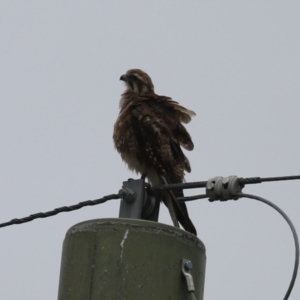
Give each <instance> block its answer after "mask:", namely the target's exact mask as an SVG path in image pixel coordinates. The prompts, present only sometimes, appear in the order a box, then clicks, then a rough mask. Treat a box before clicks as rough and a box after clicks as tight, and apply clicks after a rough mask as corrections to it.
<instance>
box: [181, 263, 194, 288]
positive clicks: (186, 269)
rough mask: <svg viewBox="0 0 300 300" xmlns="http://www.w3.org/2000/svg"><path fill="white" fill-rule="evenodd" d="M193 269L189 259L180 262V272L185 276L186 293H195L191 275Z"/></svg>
mask: <svg viewBox="0 0 300 300" xmlns="http://www.w3.org/2000/svg"><path fill="white" fill-rule="evenodd" d="M192 268H193V264H192V262H191V261H190V260H189V259H186V258H183V259H182V261H181V271H182V274H183V275H184V276H185V279H186V284H187V288H188V292H189V293H191V292H195V285H194V279H193V275H192V274H191V270H192Z"/></svg>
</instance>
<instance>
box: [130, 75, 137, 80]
mask: <svg viewBox="0 0 300 300" xmlns="http://www.w3.org/2000/svg"><path fill="white" fill-rule="evenodd" d="M130 79H131V80H132V81H135V80H137V79H138V78H137V77H136V76H135V75H130Z"/></svg>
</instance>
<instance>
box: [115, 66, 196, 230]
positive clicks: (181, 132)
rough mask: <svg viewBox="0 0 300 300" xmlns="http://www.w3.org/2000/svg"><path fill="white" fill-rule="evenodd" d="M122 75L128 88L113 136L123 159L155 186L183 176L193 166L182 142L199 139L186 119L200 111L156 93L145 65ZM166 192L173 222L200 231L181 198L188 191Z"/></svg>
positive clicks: (189, 145) (186, 144)
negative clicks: (189, 131)
mask: <svg viewBox="0 0 300 300" xmlns="http://www.w3.org/2000/svg"><path fill="white" fill-rule="evenodd" d="M120 80H121V81H124V83H125V88H126V89H125V92H124V93H123V94H122V95H121V100H120V103H119V106H120V112H119V115H118V118H117V120H116V122H115V124H114V132H113V140H114V146H115V148H116V150H117V151H118V152H119V153H120V155H121V158H122V160H123V161H124V162H125V163H126V164H127V166H128V168H129V169H130V170H132V171H134V172H136V173H138V174H141V175H142V178H147V179H148V182H149V183H150V184H151V185H152V186H153V187H157V186H160V185H163V184H173V183H182V182H184V175H185V171H186V172H191V166H190V163H189V160H188V158H187V157H186V156H185V154H184V153H183V151H182V148H181V147H183V148H184V149H186V150H189V151H191V150H193V149H194V144H193V141H192V139H191V136H190V134H189V133H188V132H187V130H186V128H185V127H184V126H183V125H182V123H189V122H190V121H191V118H192V117H193V116H195V115H196V114H195V112H194V111H192V110H189V109H187V108H185V107H183V106H181V105H180V104H179V103H178V102H176V101H174V100H173V99H172V98H170V97H167V96H161V95H157V94H156V93H155V92H154V85H153V82H152V80H151V78H150V76H149V75H148V74H147V73H146V72H144V71H142V70H140V69H130V70H128V71H127V72H126V74H123V75H122V76H121V77H120ZM161 194H162V196H161V198H162V201H163V202H164V203H165V204H166V206H167V207H168V209H169V211H170V214H171V218H172V220H173V223H174V226H177V227H179V226H178V222H179V223H180V224H181V226H182V227H183V228H184V229H185V230H186V231H188V232H190V233H192V234H194V235H197V231H196V228H195V226H194V225H193V223H192V221H191V220H190V218H189V215H188V211H187V207H186V204H185V203H184V202H177V201H176V198H177V197H182V196H183V191H182V190H174V191H164V192H162V193H161Z"/></svg>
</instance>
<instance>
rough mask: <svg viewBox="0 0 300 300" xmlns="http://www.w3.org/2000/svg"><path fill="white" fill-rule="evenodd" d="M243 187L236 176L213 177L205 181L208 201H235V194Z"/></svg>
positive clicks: (236, 197)
mask: <svg viewBox="0 0 300 300" xmlns="http://www.w3.org/2000/svg"><path fill="white" fill-rule="evenodd" d="M243 187H244V185H243V184H242V183H241V182H240V180H239V178H238V177H237V176H229V177H221V176H219V177H214V178H211V179H209V180H208V181H207V184H206V195H207V196H208V197H209V201H216V200H220V201H226V200H229V199H234V200H237V199H238V198H239V197H238V196H236V194H237V193H240V192H241V191H242V189H243Z"/></svg>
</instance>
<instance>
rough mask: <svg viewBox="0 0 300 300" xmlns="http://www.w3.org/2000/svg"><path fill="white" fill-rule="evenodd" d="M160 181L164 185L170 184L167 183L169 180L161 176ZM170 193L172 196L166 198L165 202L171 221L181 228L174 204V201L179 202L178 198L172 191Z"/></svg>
mask: <svg viewBox="0 0 300 300" xmlns="http://www.w3.org/2000/svg"><path fill="white" fill-rule="evenodd" d="M160 179H161V180H162V182H163V184H168V182H167V180H166V178H165V177H164V176H160ZM168 192H169V195H170V196H169V197H166V198H165V201H166V204H167V207H168V209H169V212H170V215H171V219H172V221H173V224H174V226H175V227H178V228H179V223H178V220H177V217H176V214H175V210H174V205H173V202H172V200H173V201H177V200H176V198H175V196H174V194H173V192H172V191H168ZM171 198H172V199H171Z"/></svg>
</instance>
